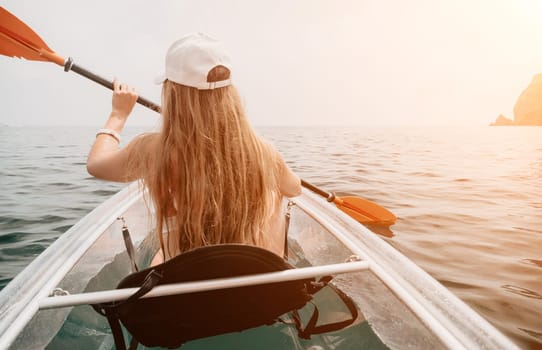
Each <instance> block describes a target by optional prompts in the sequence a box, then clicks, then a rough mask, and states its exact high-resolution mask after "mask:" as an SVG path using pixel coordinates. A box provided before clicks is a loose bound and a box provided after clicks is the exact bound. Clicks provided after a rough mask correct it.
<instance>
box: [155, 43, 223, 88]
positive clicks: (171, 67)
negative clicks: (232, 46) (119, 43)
mask: <svg viewBox="0 0 542 350" xmlns="http://www.w3.org/2000/svg"><path fill="white" fill-rule="evenodd" d="M216 66H224V67H226V68H228V69H229V70H231V62H230V57H229V56H228V54H227V53H226V50H225V49H224V46H223V45H222V43H221V42H220V41H218V40H216V39H213V38H211V37H210V36H208V35H206V34H203V33H194V34H189V35H187V36H185V37H183V38H181V39H179V40H177V41H175V42H174V43H173V44H172V45H171V46H170V47H169V49H168V51H167V54H166V71H165V73H164V74H162V75H160V76H159V77H157V78H156V79H155V83H157V84H162V83H163V82H164V81H165V80H166V79H167V80H171V81H173V82H175V83H177V84H181V85H185V86H191V87H195V88H198V89H200V90H211V89H215V88H220V87H224V86H228V85H231V79H226V80H221V81H216V82H208V81H207V75H208V74H209V72H210V71H211V70H212V69H213V68H215V67H216Z"/></svg>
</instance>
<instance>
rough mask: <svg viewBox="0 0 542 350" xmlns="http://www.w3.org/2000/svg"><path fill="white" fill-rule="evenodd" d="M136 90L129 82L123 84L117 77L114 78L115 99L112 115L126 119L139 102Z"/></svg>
mask: <svg viewBox="0 0 542 350" xmlns="http://www.w3.org/2000/svg"><path fill="white" fill-rule="evenodd" d="M137 97H138V96H137V92H136V90H135V89H134V88H133V87H131V86H130V85H128V84H121V83H119V81H118V80H117V79H115V80H113V100H112V107H113V109H112V110H111V116H112V117H116V118H121V119H126V118H128V116H129V115H130V113H131V112H132V109H133V108H134V105H135V104H136V102H137Z"/></svg>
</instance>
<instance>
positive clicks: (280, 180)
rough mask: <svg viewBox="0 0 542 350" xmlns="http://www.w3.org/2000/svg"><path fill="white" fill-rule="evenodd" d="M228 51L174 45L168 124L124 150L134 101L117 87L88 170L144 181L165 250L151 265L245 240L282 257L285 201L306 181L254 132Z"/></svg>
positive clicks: (204, 42)
mask: <svg viewBox="0 0 542 350" xmlns="http://www.w3.org/2000/svg"><path fill="white" fill-rule="evenodd" d="M230 67H231V66H230V62H229V58H228V56H227V55H226V54H225V52H224V49H223V47H222V45H221V44H220V43H219V42H217V41H216V40H214V39H212V38H210V37H208V36H206V35H204V34H192V35H189V36H186V37H184V38H182V39H180V40H178V41H176V42H175V43H173V45H172V46H171V47H170V49H169V50H168V53H167V56H166V70H165V74H164V76H163V77H162V79H161V82H162V84H163V85H162V116H163V126H162V130H161V132H160V133H152V134H145V135H142V136H140V137H138V138H136V139H134V140H133V141H132V142H131V143H130V144H129V145H127V146H126V147H124V148H118V145H119V143H120V136H119V135H120V132H121V131H122V128H123V127H124V124H125V123H126V120H127V118H128V116H129V115H130V112H131V111H132V109H133V107H134V104H135V103H136V100H137V93H136V92H135V90H134V89H133V88H132V87H130V86H128V85H125V84H119V83H118V82H117V81H116V80H115V82H114V92H113V101H112V111H111V114H110V116H109V119H108V121H107V122H106V124H105V128H104V129H101V130H100V131H99V132H98V134H97V135H96V141H95V143H94V145H93V146H92V148H91V150H90V153H89V156H88V160H87V169H88V172H89V173H90V174H91V175H94V176H96V177H98V178H101V179H104V180H110V181H120V182H127V181H133V180H136V179H140V180H141V181H142V182H143V183H144V184H145V186H146V187H147V188H148V190H149V193H150V196H151V199H152V201H153V205H154V207H155V211H156V232H157V233H158V236H159V240H160V245H161V249H160V251H159V252H158V254H157V255H156V256H155V258H154V259H153V262H152V264H153V265H154V264H158V263H160V262H163V261H164V260H167V259H170V258H172V257H174V256H176V255H178V254H180V253H182V252H184V251H187V250H190V249H193V248H197V247H200V246H204V245H212V244H221V243H244V244H251V245H257V246H260V247H264V248H266V249H268V250H270V251H272V252H274V253H276V254H278V255H283V253H284V252H283V247H284V221H283V215H282V213H281V199H282V197H283V196H287V197H292V196H297V195H298V194H299V193H300V192H301V187H300V180H299V178H298V177H297V176H296V175H295V174H294V173H293V172H292V171H291V170H290V169H289V168H288V166H287V165H286V164H285V163H284V160H283V159H282V157H281V156H280V155H279V153H278V152H277V151H276V150H275V149H274V148H273V147H271V146H270V145H269V144H267V143H265V142H264V141H262V140H261V139H260V138H259V137H258V136H257V135H256V134H255V133H254V131H253V129H252V128H251V127H250V125H249V123H248V121H247V119H246V117H245V112H244V109H243V106H242V105H241V101H240V98H239V95H238V93H237V90H236V89H235V87H234V86H232V85H231V80H230Z"/></svg>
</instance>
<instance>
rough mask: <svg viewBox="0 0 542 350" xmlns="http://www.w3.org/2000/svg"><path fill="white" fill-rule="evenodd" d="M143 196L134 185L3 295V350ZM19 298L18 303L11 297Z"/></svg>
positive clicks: (93, 214)
mask: <svg viewBox="0 0 542 350" xmlns="http://www.w3.org/2000/svg"><path fill="white" fill-rule="evenodd" d="M141 196H142V193H141V192H140V191H139V184H138V183H135V182H134V183H132V184H130V185H128V186H127V187H126V188H124V189H123V190H121V191H120V192H118V193H117V194H115V195H113V196H112V197H111V198H109V199H107V200H106V201H105V202H103V203H102V204H100V205H99V206H98V207H96V208H95V209H94V210H92V211H91V212H90V213H89V214H87V215H86V216H85V217H83V218H82V219H81V220H80V221H78V222H77V223H76V224H75V225H73V226H72V227H71V228H70V229H69V230H68V231H66V232H65V233H64V234H62V235H61V236H60V237H59V238H58V239H57V240H56V241H55V242H53V243H52V244H51V245H50V246H49V247H47V249H46V250H44V251H43V252H42V253H41V254H40V255H38V256H37V257H36V259H34V260H33V261H32V262H31V263H30V264H29V265H28V266H27V267H26V268H25V269H24V270H23V271H21V272H20V273H19V274H18V275H17V276H16V277H15V278H14V279H13V280H12V281H10V283H8V285H7V286H6V287H5V288H4V289H3V290H2V291H0V315H1V317H0V349H7V348H8V347H9V346H10V345H11V344H12V343H13V341H14V340H15V338H16V337H17V336H18V335H19V333H20V332H21V331H22V330H23V329H24V327H25V326H26V325H27V323H28V322H30V320H31V319H32V317H34V315H35V314H36V312H38V310H39V305H38V302H39V300H41V299H43V298H46V297H48V296H49V294H50V293H51V291H52V290H53V289H54V288H55V287H56V286H57V285H58V283H59V282H60V281H61V280H62V279H63V278H64V276H65V275H66V274H67V273H68V272H69V271H70V270H71V268H72V267H73V266H74V265H75V264H76V263H77V261H78V260H79V259H80V258H81V257H82V256H83V255H84V254H85V252H86V251H87V250H88V249H89V248H90V247H91V246H92V244H93V243H94V242H95V241H96V240H97V239H98V238H99V237H100V236H101V234H102V233H103V232H104V231H105V230H106V229H107V228H108V227H109V226H110V225H111V224H112V223H113V222H114V221H115V220H116V219H117V217H119V216H121V215H122V214H123V213H124V212H125V211H126V210H127V209H128V208H130V207H131V206H132V205H133V204H134V203H135V202H137V201H138V200H139V199H140V198H141ZM12 295H17V301H16V302H15V301H14V298H12V297H10V296H12Z"/></svg>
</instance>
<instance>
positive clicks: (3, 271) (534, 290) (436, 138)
mask: <svg viewBox="0 0 542 350" xmlns="http://www.w3.org/2000/svg"><path fill="white" fill-rule="evenodd" d="M138 131H140V130H136V129H131V130H127V132H125V134H126V135H128V137H126V136H125V139H128V138H129V135H134V134H136V133H137V132H138ZM259 131H260V133H261V134H262V135H264V136H265V137H267V138H268V139H270V140H272V141H273V142H274V143H275V144H276V146H277V147H278V148H279V149H280V150H281V151H282V152H283V154H284V157H285V159H286V160H287V161H288V163H289V164H290V165H291V166H292V168H293V169H294V170H295V171H296V172H297V173H298V174H299V175H300V176H301V177H302V178H304V179H306V180H307V181H310V182H312V183H314V184H317V185H319V186H320V187H322V188H324V189H326V190H329V191H336V192H337V193H338V194H339V195H346V194H349V195H357V196H362V197H364V198H367V199H370V200H373V201H375V202H377V203H379V204H381V205H382V206H384V207H386V208H388V209H390V210H391V211H392V212H394V213H395V214H396V215H397V217H398V218H399V219H398V221H397V224H395V225H394V226H392V231H393V233H392V234H391V235H388V237H386V236H382V237H383V239H385V240H386V241H387V242H389V243H390V244H391V245H393V246H394V247H396V248H397V249H398V250H400V251H401V252H403V253H404V254H405V255H406V256H408V257H409V258H410V259H412V260H413V261H414V262H416V263H417V264H418V265H420V266H421V267H422V268H423V269H425V270H426V271H427V272H429V273H430V274H431V275H432V276H433V277H435V278H436V279H438V280H439V281H440V282H441V283H443V284H444V285H445V286H447V287H448V288H449V289H451V290H452V292H454V293H455V294H456V295H457V296H459V297H460V298H461V299H463V300H464V301H465V302H467V303H468V304H469V305H470V306H472V307H473V308H474V309H475V310H477V311H478V312H479V313H480V314H482V315H483V316H484V317H486V318H487V319H488V320H489V321H490V322H491V323H493V324H494V325H495V326H496V327H498V328H499V329H500V330H502V331H503V332H504V333H505V334H507V335H508V336H510V337H511V338H512V339H513V340H514V341H515V342H517V343H518V345H520V346H521V347H522V348H532V349H535V348H542V127H476V128H470V129H467V128H367V129H364V128H357V129H356V128H349V129H330V128H308V129H307V128H260V129H259ZM94 133H95V129H94V128H6V127H4V128H2V129H1V130H0V288H3V287H4V286H5V285H6V284H7V283H8V282H9V281H10V280H11V279H12V278H13V277H14V276H15V275H16V274H17V273H18V272H19V271H21V270H22V269H23V268H24V267H25V266H26V265H27V264H28V263H29V262H30V261H31V260H32V259H33V258H35V257H36V256H37V255H38V254H39V253H40V252H41V251H43V250H44V249H45V248H46V247H47V246H48V245H50V244H51V243H52V242H53V241H54V240H55V239H56V238H57V237H58V236H59V235H61V234H62V233H63V232H65V231H66V230H67V229H68V228H69V227H71V226H72V225H73V224H75V223H76V222H77V221H78V220H79V219H80V218H81V217H83V216H84V215H85V214H86V213H88V212H90V211H91V210H92V209H93V208H95V207H96V206H97V205H98V204H100V203H101V202H103V201H104V200H105V199H106V198H108V197H109V196H111V195H112V194H114V193H115V192H117V191H118V190H120V189H121V188H122V187H123V186H124V185H119V184H112V183H107V182H103V181H99V180H96V179H94V178H92V177H91V176H89V175H88V174H87V173H86V169H85V159H86V154H87V152H88V149H89V147H90V145H91V143H92V141H93V138H94Z"/></svg>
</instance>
